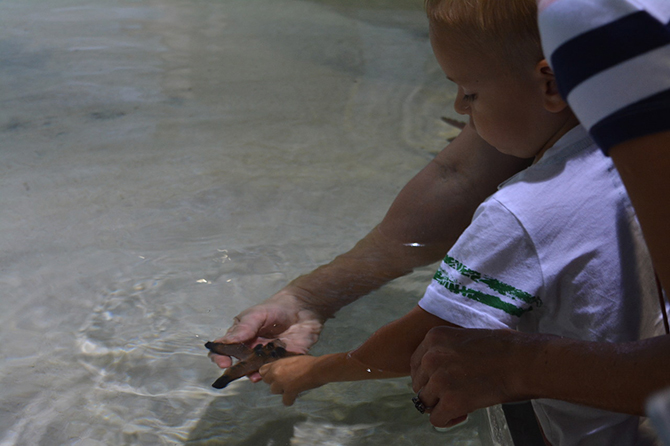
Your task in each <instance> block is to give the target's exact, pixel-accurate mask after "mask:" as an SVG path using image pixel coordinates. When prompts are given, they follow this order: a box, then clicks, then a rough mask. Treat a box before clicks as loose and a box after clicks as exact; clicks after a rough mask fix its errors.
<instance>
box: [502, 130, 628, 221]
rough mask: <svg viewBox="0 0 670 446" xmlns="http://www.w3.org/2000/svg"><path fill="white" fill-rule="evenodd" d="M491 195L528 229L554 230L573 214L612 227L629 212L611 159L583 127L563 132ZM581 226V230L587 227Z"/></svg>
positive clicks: (570, 218)
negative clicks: (563, 135)
mask: <svg viewBox="0 0 670 446" xmlns="http://www.w3.org/2000/svg"><path fill="white" fill-rule="evenodd" d="M491 198H492V199H494V200H495V201H497V202H498V203H500V204H501V205H502V206H504V207H505V208H506V209H507V210H509V211H510V212H511V213H512V214H513V215H514V216H515V218H517V219H518V220H519V222H520V223H521V225H522V226H523V227H524V228H525V230H527V231H529V232H530V233H533V232H541V231H549V230H558V229H560V227H561V225H563V224H565V222H566V221H574V219H575V218H577V219H579V220H580V221H582V222H584V223H587V222H589V221H591V222H592V223H594V224H595V223H598V225H599V226H600V227H602V225H609V224H611V225H616V222H617V221H618V220H619V219H620V218H621V216H622V215H629V214H631V213H633V210H632V206H631V205H630V201H629V200H628V196H627V194H626V190H625V187H624V186H623V183H622V182H621V179H620V178H619V175H618V173H617V171H616V169H615V167H614V164H613V163H612V160H611V159H610V158H609V157H607V156H605V155H604V154H603V153H602V151H601V150H600V148H599V147H598V146H597V145H596V144H595V143H594V142H593V140H592V139H591V138H590V137H589V136H588V134H587V133H586V131H585V130H584V129H583V127H579V128H576V129H573V130H572V131H571V132H569V133H568V134H566V135H565V137H564V138H563V139H561V141H559V142H558V143H557V144H556V145H555V146H554V147H552V148H551V149H549V150H548V151H547V152H546V154H545V156H544V157H543V158H542V159H541V160H540V161H539V162H538V163H536V164H534V165H532V166H530V167H528V168H527V169H525V170H524V171H522V172H520V173H519V174H517V175H515V176H514V177H512V178H510V179H509V180H508V181H506V182H505V183H503V184H502V185H501V187H500V189H499V190H498V191H497V192H496V193H495V194H494V195H493V196H492V197H491ZM622 210H625V211H624V212H622ZM581 226H582V228H583V230H585V231H586V230H589V228H591V227H592V225H581Z"/></svg>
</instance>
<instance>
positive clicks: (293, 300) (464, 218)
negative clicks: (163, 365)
mask: <svg viewBox="0 0 670 446" xmlns="http://www.w3.org/2000/svg"><path fill="white" fill-rule="evenodd" d="M527 165H528V162H527V161H524V160H520V159H517V158H513V157H509V156H506V155H502V154H500V153H499V152H498V151H497V150H495V149H494V148H493V147H491V146H489V145H488V144H487V143H485V142H484V141H483V140H482V139H481V138H479V136H478V135H477V134H476V132H475V131H474V130H472V129H471V128H470V127H466V128H465V129H464V130H463V131H462V132H461V134H460V135H459V136H458V137H457V138H456V139H455V140H454V141H453V142H451V143H450V144H449V145H448V146H447V147H446V148H445V149H444V150H442V151H441V152H440V153H439V154H438V155H437V156H436V157H435V158H434V159H433V160H432V161H431V162H430V163H429V164H428V165H427V166H426V167H425V168H424V169H423V170H421V171H420V172H419V173H418V174H417V175H416V176H415V177H414V178H413V179H412V180H410V182H409V183H408V184H407V185H406V186H405V187H404V188H403V189H402V190H401V191H400V193H399V194H398V196H397V197H396V199H395V200H394V202H393V204H392V205H391V207H390V209H389V211H388V213H387V214H386V216H385V217H384V219H383V220H382V222H381V223H380V224H379V225H378V226H377V227H375V228H374V229H373V230H372V231H371V232H370V233H369V234H368V235H367V236H366V237H364V238H363V239H362V240H361V241H360V242H358V243H357V244H356V246H354V248H353V249H351V250H350V251H348V252H346V253H344V254H342V255H340V256H338V257H336V258H335V259H334V260H333V261H332V262H330V263H328V264H327V265H324V266H321V267H319V268H317V269H316V270H314V271H312V272H311V273H309V274H307V275H304V276H301V277H299V278H297V279H295V280H294V281H292V282H291V283H289V284H288V285H287V286H286V287H285V288H283V289H282V290H280V291H279V292H278V293H277V294H275V295H274V296H272V297H271V298H269V299H268V300H266V301H265V302H263V303H261V304H259V305H256V306H253V307H251V308H249V309H247V310H245V311H243V312H242V313H241V314H240V315H238V316H237V317H236V318H235V321H234V323H233V326H232V327H231V328H230V329H229V331H228V333H227V334H226V335H225V336H224V337H223V338H221V339H220V340H221V341H223V342H245V343H248V344H253V343H256V342H263V341H265V340H267V339H272V338H278V337H280V338H282V339H283V340H284V341H285V342H286V343H287V347H288V349H289V350H291V351H295V352H300V353H304V352H306V351H307V350H308V349H309V348H310V347H311V345H312V344H313V343H314V342H316V340H317V339H318V335H319V333H320V331H321V328H322V326H323V323H324V322H325V320H326V319H328V318H330V317H332V316H333V315H334V314H335V312H337V310H339V309H340V308H342V307H343V306H345V305H347V304H349V303H351V302H353V301H355V300H356V299H358V298H359V297H361V296H364V295H366V294H368V293H370V292H371V291H374V290H375V289H377V288H379V287H381V286H382V285H384V284H386V283H387V282H389V281H391V280H393V279H395V278H397V277H400V276H403V275H405V274H408V273H410V272H411V271H412V270H413V269H414V268H416V267H419V266H423V265H428V264H430V263H433V262H435V261H437V260H439V259H440V258H442V256H444V254H445V253H446V252H447V251H448V249H449V247H450V246H451V245H452V244H453V243H454V242H455V241H456V239H457V238H458V236H459V235H460V234H461V232H462V231H463V229H465V227H466V226H467V225H468V223H469V221H470V219H471V217H472V214H473V213H474V210H475V209H476V207H477V205H478V204H479V203H481V202H482V201H483V200H484V199H485V198H486V197H487V196H488V195H490V194H491V193H493V192H494V191H495V189H496V187H497V185H498V184H499V183H500V182H502V181H504V180H505V179H507V178H509V177H510V176H511V175H513V174H514V173H516V172H518V171H519V170H521V169H522V168H524V167H525V166H527ZM212 359H213V360H214V361H215V362H216V363H217V364H218V365H219V366H220V367H224V368H225V367H228V366H230V363H231V362H230V358H228V357H224V356H218V355H214V356H213V358H212ZM259 379H260V377H259V376H258V375H254V376H252V380H254V381H258V380H259Z"/></svg>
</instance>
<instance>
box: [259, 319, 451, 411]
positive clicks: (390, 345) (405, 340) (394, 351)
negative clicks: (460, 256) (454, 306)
mask: <svg viewBox="0 0 670 446" xmlns="http://www.w3.org/2000/svg"><path fill="white" fill-rule="evenodd" d="M441 325H449V326H453V325H451V324H449V323H448V322H445V321H444V320H442V319H440V318H438V317H437V316H434V315H432V314H430V313H428V312H426V311H425V310H423V309H421V308H420V307H419V306H416V307H414V309H412V310H411V311H410V312H409V313H407V314H406V315H405V316H404V317H402V318H400V319H398V320H396V321H393V322H391V323H389V324H388V325H385V326H384V327H382V328H380V329H379V330H377V331H376V332H375V333H374V334H373V335H372V336H371V337H370V338H369V339H368V340H367V341H365V342H364V343H363V345H361V346H360V347H359V348H357V349H356V350H354V351H351V352H343V353H334V354H329V355H324V356H318V357H315V356H294V357H291V358H286V359H282V360H279V361H276V362H273V363H270V364H267V365H265V366H263V367H262V368H261V370H260V373H261V375H262V377H263V381H265V382H266V383H268V384H270V390H271V391H272V393H275V394H281V395H282V398H283V402H284V404H285V405H287V406H290V405H291V404H293V402H294V401H295V399H296V397H297V396H298V394H299V393H300V392H303V391H305V390H309V389H313V388H316V387H320V386H322V385H324V384H327V383H330V382H340V381H360V380H364V379H383V378H394V377H398V376H407V375H409V372H410V358H411V357H412V353H413V352H414V350H415V349H416V348H417V347H418V346H419V344H420V343H421V341H422V340H423V338H424V336H425V335H426V333H427V332H428V331H429V330H430V329H431V328H433V327H437V326H441Z"/></svg>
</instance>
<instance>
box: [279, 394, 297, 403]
mask: <svg viewBox="0 0 670 446" xmlns="http://www.w3.org/2000/svg"><path fill="white" fill-rule="evenodd" d="M282 402H283V403H284V406H293V403H295V395H293V394H288V393H285V394H284V395H283V396H282Z"/></svg>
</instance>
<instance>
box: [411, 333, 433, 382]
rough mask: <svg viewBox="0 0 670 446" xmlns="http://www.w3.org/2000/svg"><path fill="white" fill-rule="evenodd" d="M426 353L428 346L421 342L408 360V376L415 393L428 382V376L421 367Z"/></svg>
mask: <svg viewBox="0 0 670 446" xmlns="http://www.w3.org/2000/svg"><path fill="white" fill-rule="evenodd" d="M427 351H428V346H427V345H426V343H425V340H424V342H422V343H421V344H420V345H419V347H418V348H417V349H416V350H415V351H414V353H413V354H412V357H411V359H410V374H411V377H412V389H413V390H414V391H415V392H419V390H421V389H422V388H423V387H424V386H425V385H426V383H427V382H428V378H429V375H428V373H426V370H425V369H424V368H423V367H422V366H421V362H422V361H423V357H424V355H425V354H426V352H427Z"/></svg>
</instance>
